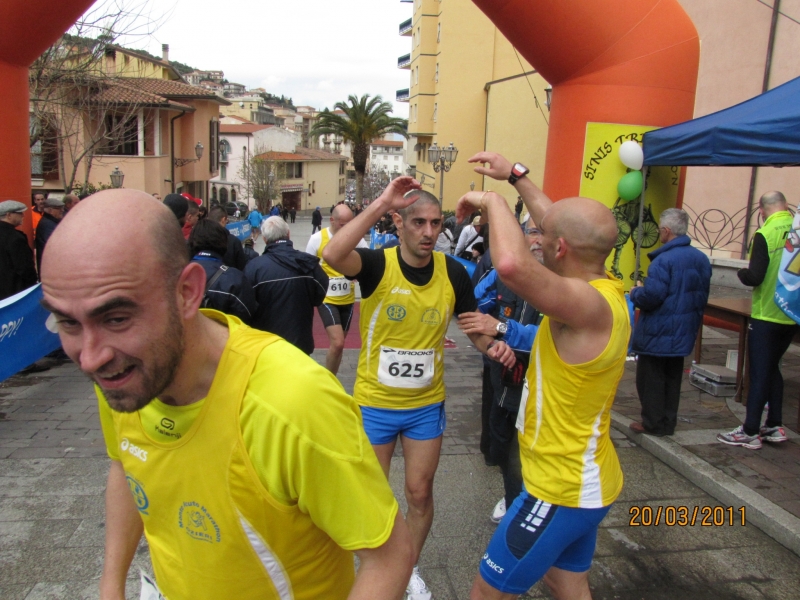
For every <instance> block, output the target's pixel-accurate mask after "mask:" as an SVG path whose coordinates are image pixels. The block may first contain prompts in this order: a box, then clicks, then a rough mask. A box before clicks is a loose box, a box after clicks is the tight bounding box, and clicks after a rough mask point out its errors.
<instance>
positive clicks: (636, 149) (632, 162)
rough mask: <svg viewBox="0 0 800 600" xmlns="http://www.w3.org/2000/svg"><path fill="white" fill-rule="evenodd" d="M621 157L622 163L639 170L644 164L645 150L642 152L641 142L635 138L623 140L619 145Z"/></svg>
mask: <svg viewBox="0 0 800 600" xmlns="http://www.w3.org/2000/svg"><path fill="white" fill-rule="evenodd" d="M619 159H620V160H621V161H622V164H623V165H625V166H626V167H628V168H629V169H633V170H634V171H638V170H639V169H641V168H642V164H644V152H642V147H641V146H640V145H639V144H637V143H636V142H634V141H633V140H629V141H627V142H623V144H622V145H621V146H620V147H619Z"/></svg>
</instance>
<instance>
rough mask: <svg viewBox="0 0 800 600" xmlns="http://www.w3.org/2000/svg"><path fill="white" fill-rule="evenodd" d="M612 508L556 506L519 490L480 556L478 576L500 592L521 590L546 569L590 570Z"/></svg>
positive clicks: (537, 579) (509, 592) (522, 591)
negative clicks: (600, 529)
mask: <svg viewBox="0 0 800 600" xmlns="http://www.w3.org/2000/svg"><path fill="white" fill-rule="evenodd" d="M610 509H611V506H605V507H603V508H568V507H566V506H556V505H555V504H550V503H548V502H544V501H542V500H539V499H538V498H534V497H533V496H531V495H530V494H528V492H527V490H525V489H523V490H522V493H521V494H520V495H519V496H517V499H516V500H514V503H513V504H512V505H511V507H510V508H509V509H508V511H507V512H506V516H505V517H503V520H502V521H501V522H500V525H498V527H497V531H495V533H494V536H493V537H492V539H491V541H490V542H489V547H488V548H487V549H486V553H485V554H484V555H483V557H482V558H481V565H480V573H481V577H483V580H484V581H486V583H488V584H489V585H491V586H492V587H493V588H495V589H497V590H500V591H501V592H505V593H507V594H524V593H525V592H527V591H528V590H529V589H530V588H531V587H533V586H534V585H535V584H536V582H537V581H539V580H540V579H541V578H542V577H544V574H545V573H546V572H547V571H548V570H549V569H550V567H558V568H559V569H563V570H565V571H572V572H574V573H583V572H585V571H588V570H589V568H590V567H591V566H592V556H593V555H594V548H595V545H596V543H597V527H598V526H599V525H600V521H602V520H603V518H604V517H605V516H606V514H608V511H609V510H610Z"/></svg>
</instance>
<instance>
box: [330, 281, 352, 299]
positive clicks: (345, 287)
mask: <svg viewBox="0 0 800 600" xmlns="http://www.w3.org/2000/svg"><path fill="white" fill-rule="evenodd" d="M351 285H352V282H351V281H349V280H348V279H347V278H346V277H331V278H330V279H328V293H327V296H328V298H341V297H342V296H347V295H348V294H349V293H350V289H351V288H350V286H351Z"/></svg>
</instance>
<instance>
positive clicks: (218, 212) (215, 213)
mask: <svg viewBox="0 0 800 600" xmlns="http://www.w3.org/2000/svg"><path fill="white" fill-rule="evenodd" d="M208 219H209V220H210V221H214V222H215V223H219V224H220V225H222V227H223V228H225V225H227V224H228V213H227V212H225V209H224V208H222V207H221V206H212V207H211V210H209V211H208ZM225 231H227V232H228V249H227V250H226V251H225V254H224V256H223V257H222V260H223V262H224V263H225V264H226V265H228V266H229V267H234V268H236V269H239V270H240V271H244V266H245V265H246V264H247V256H246V255H245V253H244V248H242V242H240V241H239V238H237V237H236V236H235V235H233V234H232V233H231V232H230V231H228V230H227V228H225Z"/></svg>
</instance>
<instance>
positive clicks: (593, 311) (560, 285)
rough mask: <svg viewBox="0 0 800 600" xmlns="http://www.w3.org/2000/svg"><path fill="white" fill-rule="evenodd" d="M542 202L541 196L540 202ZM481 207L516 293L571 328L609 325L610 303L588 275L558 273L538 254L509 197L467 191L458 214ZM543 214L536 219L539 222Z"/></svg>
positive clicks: (495, 257)
mask: <svg viewBox="0 0 800 600" xmlns="http://www.w3.org/2000/svg"><path fill="white" fill-rule="evenodd" d="M540 204H541V203H540V202H539V201H537V205H540ZM476 208H479V209H481V211H482V213H483V215H484V218H488V221H489V224H490V226H489V236H490V246H491V248H492V262H493V263H494V266H495V270H496V271H497V273H498V276H499V277H500V279H502V280H503V282H504V283H505V284H506V285H507V286H508V287H509V288H511V290H512V291H513V292H514V293H516V294H517V295H519V296H520V297H522V298H523V299H524V300H527V301H528V303H529V304H531V305H532V306H535V307H536V308H537V309H538V310H539V311H541V312H542V313H544V314H546V315H548V316H549V317H550V318H551V319H553V320H555V321H558V322H560V323H563V324H565V325H568V326H569V327H571V328H574V329H586V330H589V331H593V330H606V329H609V327H610V322H611V321H610V320H611V312H610V309H609V308H608V303H607V302H605V300H603V298H602V296H601V295H600V293H599V292H597V290H595V289H594V288H593V287H592V286H590V285H589V283H588V282H587V281H584V280H582V279H578V278H573V277H562V276H560V275H557V274H556V273H554V272H553V271H551V270H550V269H548V268H547V267H545V266H543V265H542V264H540V263H539V261H537V260H536V259H535V258H534V257H533V255H532V254H531V253H530V251H529V248H528V244H527V242H526V241H525V236H524V234H523V233H522V231H521V229H520V227H519V224H518V223H517V221H516V219H515V218H514V214H513V213H512V212H511V210H510V209H509V207H508V204H507V203H506V200H505V198H503V197H502V196H500V195H499V194H495V193H494V192H468V193H467V194H465V195H464V196H462V198H461V199H460V200H459V201H458V204H457V206H456V214H457V215H458V214H464V213H466V212H472V211H474V210H475V209H476ZM534 220H535V219H534ZM542 220H543V219H540V220H539V221H537V223H538V224H539V226H540V227H541V226H542ZM571 300H573V301H571ZM574 300H580V301H574Z"/></svg>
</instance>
